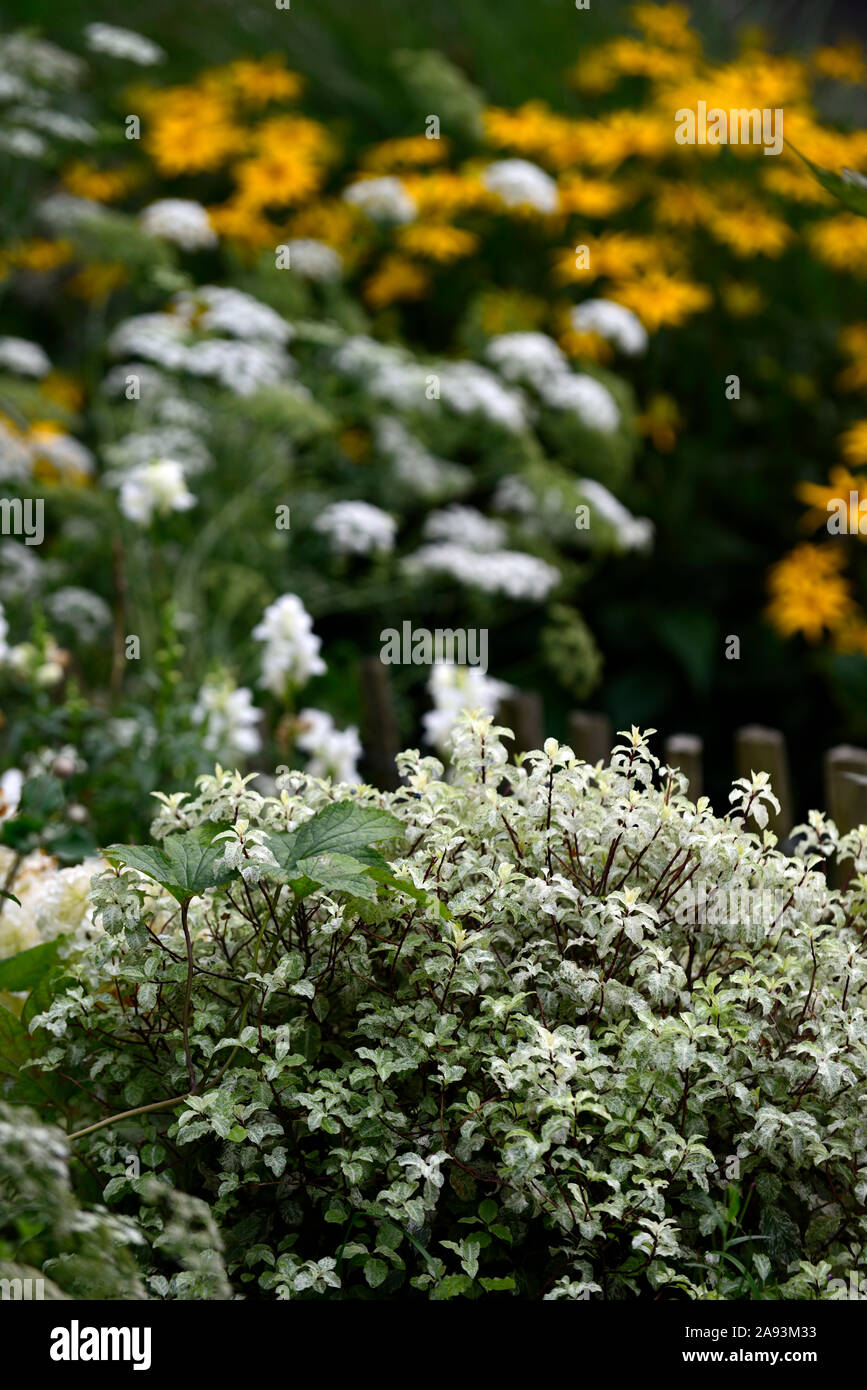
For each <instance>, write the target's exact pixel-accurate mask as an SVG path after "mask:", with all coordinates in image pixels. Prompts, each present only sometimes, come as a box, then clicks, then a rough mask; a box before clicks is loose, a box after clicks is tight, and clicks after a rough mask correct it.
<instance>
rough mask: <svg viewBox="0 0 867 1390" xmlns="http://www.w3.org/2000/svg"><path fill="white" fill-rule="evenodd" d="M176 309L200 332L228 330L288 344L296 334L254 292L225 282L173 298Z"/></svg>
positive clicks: (237, 335) (254, 339) (257, 339)
mask: <svg viewBox="0 0 867 1390" xmlns="http://www.w3.org/2000/svg"><path fill="white" fill-rule="evenodd" d="M172 307H173V309H174V310H175V312H176V313H177V314H178V315H179V316H180V317H181V318H182V319H183V320H185V321H186V322H187V323H188V324H190V325H192V324H193V323H194V322H195V327H196V328H197V329H199V331H200V332H207V333H228V334H229V336H230V337H232V338H244V339H245V340H247V341H248V342H258V343H273V344H276V345H278V346H280V347H283V346H285V344H286V343H288V342H290V341H291V340H292V338H293V337H294V336H295V330H294V328H293V327H292V325H291V323H287V322H286V320H285V319H284V318H283V316H282V314H278V313H277V310H276V309H272V308H271V306H270V304H263V303H262V302H261V300H259V299H256V298H255V297H254V296H253V295H252V294H246V293H245V292H244V291H243V290H236V289H233V288H231V287H226V286H224V285H199V286H198V287H197V288H196V289H195V290H182V291H181V293H180V294H176V295H175V297H174V299H173V300H172Z"/></svg>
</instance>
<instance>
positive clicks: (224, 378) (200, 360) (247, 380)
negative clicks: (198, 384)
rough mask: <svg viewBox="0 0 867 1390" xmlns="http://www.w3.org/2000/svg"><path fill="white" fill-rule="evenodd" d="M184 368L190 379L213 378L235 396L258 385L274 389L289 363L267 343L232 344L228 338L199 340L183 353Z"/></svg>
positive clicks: (284, 374)
mask: <svg viewBox="0 0 867 1390" xmlns="http://www.w3.org/2000/svg"><path fill="white" fill-rule="evenodd" d="M183 365H184V367H185V368H186V370H187V371H188V372H192V373H193V375H194V376H204V377H213V378H214V380H215V381H218V382H219V383H220V385H221V386H225V387H227V389H228V390H230V391H234V392H235V394H236V395H238V396H251V395H253V393H254V392H255V391H258V390H259V388H260V387H262V386H277V385H278V384H279V383H280V382H281V381H283V380H284V379H285V377H286V376H287V374H288V373H289V372H290V371H291V370H292V368H293V364H292V363H291V362H290V360H289V358H288V357H287V356H286V354H285V353H284V352H282V351H281V350H280V348H277V347H273V346H271V344H269V343H235V342H230V341H229V339H228V338H203V339H202V341H201V342H199V343H194V344H193V346H192V347H189V348H187V349H186V352H185V353H184V364H183Z"/></svg>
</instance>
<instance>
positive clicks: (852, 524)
mask: <svg viewBox="0 0 867 1390" xmlns="http://www.w3.org/2000/svg"><path fill="white" fill-rule="evenodd" d="M829 477H830V482H829V483H828V484H827V485H823V484H821V483H798V485H797V487H796V488H795V495H796V496H797V498H798V499H799V501H801V502H806V503H807V505H808V506H809V508H810V510H809V511H808V512H807V513H806V515H805V516H804V518H803V524H804V526H806V527H808V528H812V530H814V531H815V530H816V528H817V527H819V526H827V525H828V517H829V516H830V514H831V513H830V511H829V506H830V505H831V504H834V503H837V502H840V501H841V500H842V501H843V502H844V503H845V504H846V511H847V514H848V527H849V532H850V534H854V535H860V534H861V533H860V531H859V529H858V504H859V502H860V500H861V497H860V489H861V488H862V487H864V486H865V483H864V479H863V478H858V477H856V475H855V474H854V473H850V472H849V470H848V468H840V467H837V468H832V469H831V472H830V475H829ZM853 494H854V499H855V505H854V507H853V506H852V498H853ZM864 495H865V497H867V491H865V494H864Z"/></svg>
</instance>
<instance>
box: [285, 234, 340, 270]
mask: <svg viewBox="0 0 867 1390" xmlns="http://www.w3.org/2000/svg"><path fill="white" fill-rule="evenodd" d="M286 244H287V246H288V248H289V265H290V267H291V268H292V270H294V271H295V273H296V274H297V275H302V276H303V277H304V279H305V280H339V279H340V276H341V275H342V273H343V259H342V257H341V256H339V255H338V253H337V252H336V251H334V250H333V249H332V248H331V247H330V246H326V244H325V242H324V241H313V240H312V239H311V238H309V237H297V238H295V239H294V240H292V241H289V242H287V243H286Z"/></svg>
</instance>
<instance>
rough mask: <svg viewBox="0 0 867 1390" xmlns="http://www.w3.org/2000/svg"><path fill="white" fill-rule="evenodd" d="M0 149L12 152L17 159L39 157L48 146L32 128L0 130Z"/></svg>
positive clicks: (45, 151)
mask: <svg viewBox="0 0 867 1390" xmlns="http://www.w3.org/2000/svg"><path fill="white" fill-rule="evenodd" d="M0 150H4V151H5V153H6V154H14V155H15V156H16V157H17V158H18V159H41V158H42V156H43V155H44V154H46V153H47V150H48V146H47V145H46V143H45V141H44V140H43V139H42V136H41V135H34V133H33V131H32V130H21V129H20V128H19V129H17V130H0Z"/></svg>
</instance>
